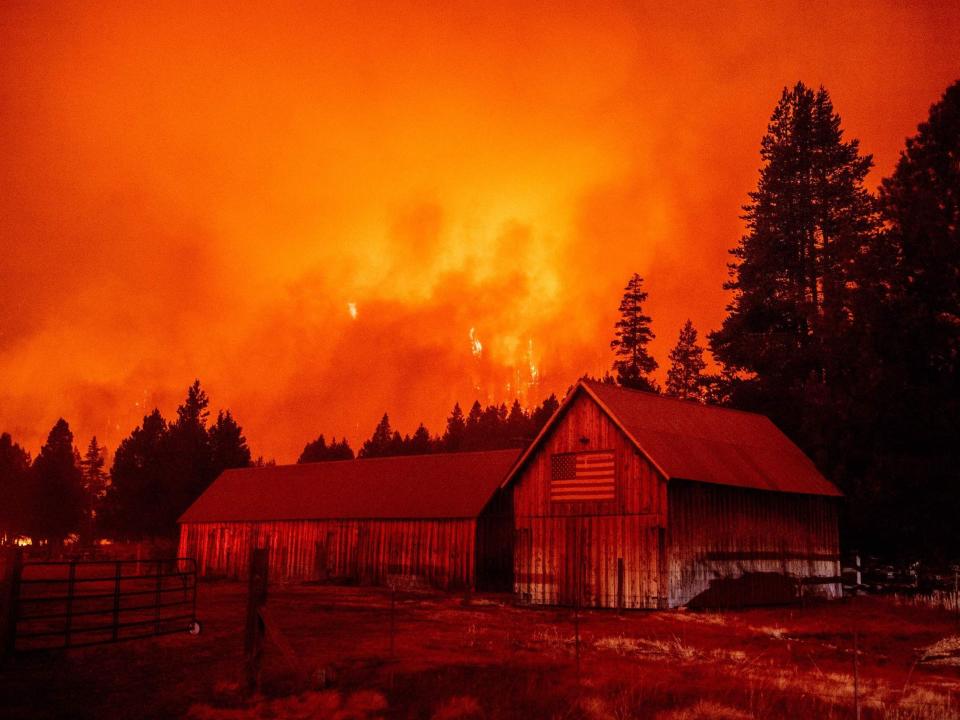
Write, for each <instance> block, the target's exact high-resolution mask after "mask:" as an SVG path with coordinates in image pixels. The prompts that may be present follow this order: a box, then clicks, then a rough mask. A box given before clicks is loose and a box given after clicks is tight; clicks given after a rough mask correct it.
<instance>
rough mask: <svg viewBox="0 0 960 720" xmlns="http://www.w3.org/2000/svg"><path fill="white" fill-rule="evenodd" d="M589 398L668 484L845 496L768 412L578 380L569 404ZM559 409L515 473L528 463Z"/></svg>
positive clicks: (520, 462) (511, 474) (512, 474)
mask: <svg viewBox="0 0 960 720" xmlns="http://www.w3.org/2000/svg"><path fill="white" fill-rule="evenodd" d="M581 394H586V395H587V396H589V397H590V398H592V399H593V400H594V401H595V402H596V403H597V404H598V405H599V406H600V408H601V409H602V410H603V411H604V412H605V413H606V414H607V415H608V416H609V417H610V419H611V420H612V421H613V422H614V423H615V424H616V425H617V426H618V427H619V428H620V429H621V430H622V431H623V432H624V433H625V434H626V435H627V437H628V438H629V439H630V440H631V441H632V442H633V444H634V445H635V446H636V447H637V449H638V450H639V451H640V452H641V453H643V454H644V455H646V457H647V458H648V459H649V460H650V462H652V463H653V464H654V465H655V466H656V467H657V469H658V470H659V471H660V472H661V473H662V474H663V475H664V477H666V478H667V479H668V480H692V481H695V482H706V483H714V484H717V485H730V486H734V487H741V488H750V489H756V490H773V491H779V492H790V493H804V494H808V495H829V496H840V495H841V493H840V491H839V490H838V489H837V488H836V486H835V485H833V483H831V482H830V481H829V480H827V479H826V478H825V477H824V476H823V475H821V474H820V472H819V471H818V470H817V468H816V467H815V466H814V464H813V462H812V461H811V460H810V458H808V457H807V456H806V455H805V454H804V453H803V451H802V450H800V448H798V447H797V446H796V445H795V444H794V443H793V442H791V441H790V439H789V438H788V437H787V436H786V435H784V434H783V433H782V432H781V431H780V429H779V428H777V426H776V425H774V424H773V422H771V421H770V419H769V418H767V417H766V416H764V415H759V414H757V413H750V412H744V411H742V410H732V409H728V408H721V407H717V406H715V405H704V404H702V403H698V402H693V401H689V400H677V399H674V398H666V397H663V396H662V395H657V394H656V393H649V392H643V391H640V390H628V389H625V388H621V387H618V386H616V385H610V384H605V383H598V382H592V381H580V383H579V385H578V386H577V388H575V390H574V391H573V392H572V393H571V394H570V396H569V397H568V398H567V401H565V403H564V405H569V403H571V402H574V401H575V398H576V397H577V396H579V395H581ZM564 409H565V408H564V407H561V409H560V410H559V411H558V412H557V413H555V414H554V416H553V418H551V420H550V421H549V422H548V423H547V425H546V426H545V427H544V428H543V430H542V431H541V434H540V436H539V437H538V438H537V439H536V440H535V441H534V442H533V443H532V444H531V446H530V447H529V448H528V449H527V451H526V452H525V453H524V455H523V457H521V458H520V460H519V461H518V462H517V465H516V466H515V467H514V469H513V470H512V471H511V473H510V475H509V476H508V478H507V481H506V482H509V480H510V479H511V478H512V477H514V476H515V475H516V474H517V473H518V471H519V470H520V468H521V467H522V466H523V465H524V464H525V461H526V459H527V457H529V456H530V454H532V453H533V452H534V451H535V449H536V447H537V446H538V444H539V443H540V441H541V440H542V439H543V438H544V437H545V436H546V435H547V434H548V433H549V431H550V428H551V427H552V426H553V425H554V424H555V423H556V422H558V420H559V418H560V417H561V415H562V414H563V410H564Z"/></svg>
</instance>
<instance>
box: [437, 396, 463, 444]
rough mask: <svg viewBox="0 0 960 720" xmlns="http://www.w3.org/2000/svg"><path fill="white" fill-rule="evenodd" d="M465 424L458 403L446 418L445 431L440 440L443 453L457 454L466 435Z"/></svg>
mask: <svg viewBox="0 0 960 720" xmlns="http://www.w3.org/2000/svg"><path fill="white" fill-rule="evenodd" d="M466 430H467V423H466V421H465V420H464V418H463V410H461V409H460V403H455V404H454V406H453V410H452V411H451V412H450V417H449V418H447V429H446V431H445V432H444V433H443V438H442V440H441V442H442V444H443V449H444V451H445V452H457V451H458V450H459V449H460V447H461V446H462V445H463V436H464V435H465V434H466Z"/></svg>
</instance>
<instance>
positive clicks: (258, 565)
mask: <svg viewBox="0 0 960 720" xmlns="http://www.w3.org/2000/svg"><path fill="white" fill-rule="evenodd" d="M269 557H270V551H269V549H268V548H254V549H253V551H252V552H251V553H250V585H249V588H250V590H249V595H248V596H247V627H246V634H245V635H244V640H243V652H244V657H245V674H246V686H247V690H248V691H249V692H253V691H254V690H256V689H257V684H258V682H259V680H260V661H261V659H262V655H263V634H264V626H263V619H262V618H261V617H260V608H261V607H263V606H264V605H265V604H266V602H267V568H268V563H269Z"/></svg>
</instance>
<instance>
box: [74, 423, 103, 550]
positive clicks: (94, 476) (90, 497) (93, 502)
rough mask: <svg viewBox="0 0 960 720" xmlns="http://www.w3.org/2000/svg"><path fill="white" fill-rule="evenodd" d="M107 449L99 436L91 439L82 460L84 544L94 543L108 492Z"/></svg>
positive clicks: (81, 535) (82, 533)
mask: <svg viewBox="0 0 960 720" xmlns="http://www.w3.org/2000/svg"><path fill="white" fill-rule="evenodd" d="M105 456H106V449H105V448H104V447H103V446H102V445H100V444H99V443H98V442H97V436H96V435H94V436H93V437H92V438H91V439H90V444H89V445H88V446H87V451H86V452H85V453H84V455H83V460H81V461H80V470H81V473H82V476H83V492H84V496H85V499H86V504H85V507H84V509H83V522H82V524H81V530H80V540H81V542H83V543H84V544H89V543H92V542H93V541H94V539H95V534H96V520H97V513H98V512H99V508H100V504H101V503H102V502H103V497H104V495H106V493H107V483H108V482H109V476H108V475H107V472H106V471H105V470H104V465H105V464H106V462H107V460H106V457H105Z"/></svg>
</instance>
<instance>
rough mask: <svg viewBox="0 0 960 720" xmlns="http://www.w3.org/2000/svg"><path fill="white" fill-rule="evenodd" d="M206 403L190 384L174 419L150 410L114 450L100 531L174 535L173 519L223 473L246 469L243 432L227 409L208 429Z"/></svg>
mask: <svg viewBox="0 0 960 720" xmlns="http://www.w3.org/2000/svg"><path fill="white" fill-rule="evenodd" d="M209 404H210V401H209V398H208V397H207V394H206V392H204V390H203V389H202V388H201V386H200V381H199V380H197V381H195V382H194V383H193V384H192V385H191V386H190V387H189V388H188V389H187V394H186V398H185V399H184V402H183V403H182V404H181V405H180V406H179V407H178V408H177V419H176V421H175V422H173V423H169V424H168V423H167V422H166V421H165V420H164V418H163V416H162V415H161V414H160V411H159V410H157V409H155V410H154V411H153V412H152V413H150V414H149V415H147V416H145V417H144V418H143V423H142V424H141V425H140V426H138V427H136V428H135V429H134V430H133V432H131V433H130V435H129V436H128V437H126V438H124V440H123V441H121V443H120V445H119V446H118V447H117V451H116V453H114V456H113V464H112V466H111V468H110V479H111V483H110V486H109V488H108V491H107V494H106V496H105V497H104V500H103V503H102V506H103V520H104V526H106V527H109V528H110V530H111V532H112V534H113V536H114V537H117V538H134V539H140V538H151V537H152V538H158V537H163V536H170V535H172V534H175V533H176V530H177V525H176V523H177V519H178V518H179V517H180V516H181V515H182V514H183V512H184V511H185V510H186V509H187V508H188V507H189V506H190V505H191V504H192V503H193V502H194V501H195V500H196V499H197V498H198V497H199V496H200V494H201V493H203V491H204V490H206V489H207V487H209V485H210V483H212V482H213V480H214V479H215V478H216V477H217V475H219V474H220V473H221V472H222V471H223V470H226V469H228V468H233V467H246V466H248V465H250V464H251V460H250V459H251V453H250V448H249V447H248V446H247V441H246V438H244V436H243V429H242V428H241V427H240V425H239V424H238V423H237V422H236V420H235V419H234V417H233V414H232V413H231V412H230V411H229V410H221V411H219V412H218V413H217V419H216V420H215V421H214V423H213V424H212V425H211V426H210V427H209V428H208V427H207V418H208V417H209V411H208V409H207V408H208V407H209Z"/></svg>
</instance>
